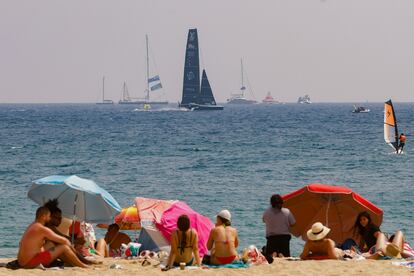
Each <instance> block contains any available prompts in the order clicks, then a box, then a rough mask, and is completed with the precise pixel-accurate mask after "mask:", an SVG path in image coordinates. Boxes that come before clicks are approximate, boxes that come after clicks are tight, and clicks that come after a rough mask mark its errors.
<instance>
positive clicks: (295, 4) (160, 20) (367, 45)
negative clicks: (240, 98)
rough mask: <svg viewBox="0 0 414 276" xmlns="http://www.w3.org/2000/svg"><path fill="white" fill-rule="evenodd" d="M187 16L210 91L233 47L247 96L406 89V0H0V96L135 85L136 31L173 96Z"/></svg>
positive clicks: (362, 97)
mask: <svg viewBox="0 0 414 276" xmlns="http://www.w3.org/2000/svg"><path fill="white" fill-rule="evenodd" d="M189 28H197V29H198V35H199V42H200V48H201V53H202V57H201V64H202V65H203V66H204V67H205V68H206V70H207V74H208V76H209V80H210V83H211V86H212V88H213V93H214V94H215V96H216V100H217V101H218V102H224V101H225V100H226V99H227V98H228V97H229V95H230V93H231V92H236V91H238V89H239V88H240V58H241V57H243V59H244V64H245V69H246V72H247V77H248V80H249V83H250V84H251V87H252V90H253V93H254V96H255V98H256V99H257V100H261V99H262V98H263V97H264V96H265V94H266V93H267V91H271V92H272V94H273V96H274V97H275V98H276V99H279V100H282V101H296V99H297V97H298V96H301V95H303V94H309V95H310V96H311V98H312V101H314V102H336V101H347V102H365V101H377V102H382V101H384V100H386V99H388V98H392V99H393V100H394V101H414V1H412V0H256V1H253V0H250V1H245V0H221V1H218V0H208V1H199V0H131V1H129V0H128V1H127V0H118V1H107V0H70V1H59V0H44V1H42V0H39V1H36V0H27V1H20V0H0V103H1V102H6V103H12V102H95V101H97V100H99V99H100V97H101V83H102V76H103V75H105V76H106V95H107V98H109V99H112V100H114V101H118V100H119V99H120V97H121V93H122V91H121V90H122V84H123V81H126V82H127V84H128V87H129V92H130V94H132V95H133V96H142V95H143V91H144V89H145V34H148V35H149V38H150V47H151V51H152V53H153V57H154V58H155V62H156V68H157V70H155V71H157V72H158V74H159V75H160V76H161V80H162V82H163V85H164V87H165V90H164V91H165V95H166V97H167V99H168V100H170V101H172V102H177V101H178V100H179V99H181V92H182V79H183V66H184V54H185V53H184V51H185V44H186V38H187V32H188V29H189ZM250 97H251V96H250Z"/></svg>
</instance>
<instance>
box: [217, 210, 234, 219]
mask: <svg viewBox="0 0 414 276" xmlns="http://www.w3.org/2000/svg"><path fill="white" fill-rule="evenodd" d="M217 216H218V217H221V218H224V219H227V220H228V221H231V214H230V211H229V210H221V211H220V212H218V214H217Z"/></svg>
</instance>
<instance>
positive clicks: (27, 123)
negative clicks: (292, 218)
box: [0, 103, 414, 257]
mask: <svg viewBox="0 0 414 276" xmlns="http://www.w3.org/2000/svg"><path fill="white" fill-rule="evenodd" d="M367 107H368V108H370V109H371V112H370V113H366V114H353V113H351V111H352V104H311V105H298V104H281V105H252V106H226V107H225V109H224V110H223V111H215V112H208V111H205V112H183V111H179V110H178V109H177V108H176V107H175V106H170V107H167V108H162V109H154V110H152V111H149V112H145V111H142V110H140V109H136V108H137V107H136V106H125V105H124V106H120V105H113V106H111V105H95V104H2V105H0V257H11V256H15V254H16V252H17V247H18V243H19V239H20V237H21V235H22V234H23V232H24V230H25V228H26V227H27V225H28V224H29V223H31V222H32V221H33V218H34V212H35V209H36V207H37V206H36V204H35V203H34V202H32V201H31V200H30V199H28V198H27V192H28V190H29V187H30V185H31V182H32V181H33V180H36V179H39V178H42V177H45V176H48V175H54V174H66V175H69V174H76V175H78V176H80V177H84V178H89V179H93V180H94V181H96V182H97V183H98V184H99V185H100V186H102V187H103V188H105V189H107V190H108V191H109V192H110V193H111V194H112V195H113V196H114V197H115V199H117V201H118V202H119V203H120V205H121V206H123V207H126V206H129V205H132V204H133V202H134V197H136V196H142V197H152V198H163V199H179V200H183V201H185V202H187V203H188V204H189V205H190V206H191V207H192V208H193V209H195V210H196V211H198V212H200V213H202V214H204V215H206V216H208V217H210V218H211V219H212V220H214V217H215V214H216V213H217V212H218V211H219V210H221V209H224V208H226V209H229V210H230V211H231V212H232V215H233V225H234V226H235V227H236V228H237V229H238V231H239V235H240V242H241V244H240V249H242V248H244V247H246V246H248V245H250V244H255V245H257V246H258V247H261V246H262V245H264V244H265V236H264V224H263V223H262V220H261V216H262V213H263V211H264V210H265V209H266V208H267V207H268V206H269V198H270V195H271V194H273V193H280V194H285V193H288V192H291V191H294V190H296V189H299V188H301V187H303V186H304V185H306V184H309V183H326V184H334V185H342V186H347V187H350V188H352V189H353V190H355V191H356V192H358V193H359V194H361V195H362V196H364V197H366V198H367V199H369V200H370V201H372V202H373V203H375V204H376V205H377V206H379V207H380V208H382V209H383V210H384V220H383V224H382V226H381V229H382V230H383V231H385V232H394V231H395V230H397V229H401V230H403V231H404V233H405V234H406V237H407V239H408V241H411V242H412V243H414V215H413V201H414V193H413V186H414V149H413V145H414V142H413V141H412V140H413V136H408V137H407V143H406V149H405V154H403V155H396V154H392V149H391V147H389V146H388V145H386V144H385V142H384V139H383V104H382V103H369V104H367ZM394 107H395V109H396V116H397V119H398V121H399V122H400V127H401V130H402V131H404V132H405V133H408V134H409V135H410V134H411V135H412V134H414V133H413V130H414V104H410V103H394ZM98 232H99V233H98V236H101V235H102V234H103V233H102V231H98ZM302 245H303V241H301V240H300V239H298V238H293V239H292V241H291V246H292V251H293V253H294V254H295V255H297V254H299V253H300V250H301V247H302Z"/></svg>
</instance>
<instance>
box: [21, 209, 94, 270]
mask: <svg viewBox="0 0 414 276" xmlns="http://www.w3.org/2000/svg"><path fill="white" fill-rule="evenodd" d="M49 221H50V211H49V209H48V208H47V207H44V206H42V207H39V208H38V209H37V210H36V219H35V221H34V222H33V223H32V224H30V225H29V226H28V227H27V229H26V231H25V233H24V234H23V237H22V239H21V240H20V246H19V252H18V254H17V261H18V262H19V265H20V266H21V267H24V268H35V267H37V266H39V265H40V264H42V265H43V266H49V265H50V264H51V263H52V261H54V260H55V259H56V258H60V259H61V260H63V261H64V262H65V263H68V264H69V265H73V266H79V267H83V268H87V267H88V266H87V265H85V264H84V263H82V262H81V261H80V260H79V259H78V257H76V255H75V253H74V252H73V251H72V249H71V247H70V242H69V241H68V240H67V239H65V238H64V237H61V236H59V235H57V234H55V233H53V231H52V230H50V229H49V228H47V227H45V224H46V223H48V222H49ZM46 240H50V241H53V242H55V243H56V244H58V245H57V246H55V247H51V248H49V249H48V250H45V249H44V248H43V245H44V244H45V241H46Z"/></svg>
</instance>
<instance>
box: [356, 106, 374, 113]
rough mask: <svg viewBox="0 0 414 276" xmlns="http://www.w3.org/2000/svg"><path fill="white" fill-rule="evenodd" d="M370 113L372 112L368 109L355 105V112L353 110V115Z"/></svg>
mask: <svg viewBox="0 0 414 276" xmlns="http://www.w3.org/2000/svg"><path fill="white" fill-rule="evenodd" d="M370 111H371V110H369V109H368V108H366V107H363V106H356V105H354V110H352V113H368V112H370Z"/></svg>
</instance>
